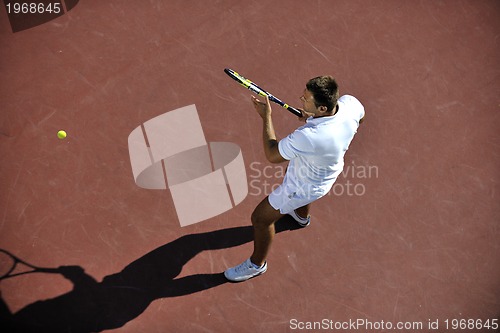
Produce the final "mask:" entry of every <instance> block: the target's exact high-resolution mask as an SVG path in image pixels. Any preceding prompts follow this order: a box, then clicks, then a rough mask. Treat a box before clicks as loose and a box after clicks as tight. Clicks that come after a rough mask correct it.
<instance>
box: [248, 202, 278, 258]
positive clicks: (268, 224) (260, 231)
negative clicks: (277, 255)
mask: <svg viewBox="0 0 500 333" xmlns="http://www.w3.org/2000/svg"><path fill="white" fill-rule="evenodd" d="M282 216H283V214H281V213H280V211H279V210H276V209H274V208H273V206H271V204H270V203H269V200H268V198H267V197H266V198H264V200H262V201H261V202H260V204H258V205H257V207H256V208H255V210H254V211H253V213H252V225H253V229H254V250H253V254H252V256H251V257H250V260H251V261H252V263H254V264H255V265H259V266H262V265H263V264H264V262H265V261H266V258H267V255H268V253H269V249H270V248H271V244H272V242H273V239H274V234H275V230H274V222H276V221H277V220H279V219H280V218H281V217H282Z"/></svg>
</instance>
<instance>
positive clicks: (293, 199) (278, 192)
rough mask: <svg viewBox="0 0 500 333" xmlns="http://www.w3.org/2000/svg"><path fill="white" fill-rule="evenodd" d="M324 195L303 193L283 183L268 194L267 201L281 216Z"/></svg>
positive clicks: (316, 192)
mask: <svg viewBox="0 0 500 333" xmlns="http://www.w3.org/2000/svg"><path fill="white" fill-rule="evenodd" d="M325 194H326V193H324V192H323V191H304V190H303V189H301V188H299V187H297V186H292V185H289V184H287V183H286V182H284V183H283V184H281V185H280V186H278V187H277V188H276V189H275V190H274V191H272V192H271V194H269V197H268V201H269V204H271V206H272V207H273V208H274V209H276V210H279V211H280V213H281V214H288V213H290V212H291V211H293V210H295V209H297V208H300V207H302V206H305V205H307V204H309V203H311V202H313V201H316V200H318V199H319V198H321V197H322V196H324V195H325Z"/></svg>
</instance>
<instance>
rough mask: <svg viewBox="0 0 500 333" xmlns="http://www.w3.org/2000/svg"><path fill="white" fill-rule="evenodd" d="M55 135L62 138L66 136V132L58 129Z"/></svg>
mask: <svg viewBox="0 0 500 333" xmlns="http://www.w3.org/2000/svg"><path fill="white" fill-rule="evenodd" d="M57 137H58V138H59V139H64V138H65V137H66V132H65V131H59V132H57Z"/></svg>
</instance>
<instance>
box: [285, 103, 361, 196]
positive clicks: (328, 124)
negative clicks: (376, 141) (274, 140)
mask: <svg viewBox="0 0 500 333" xmlns="http://www.w3.org/2000/svg"><path fill="white" fill-rule="evenodd" d="M338 106H339V109H338V111H337V113H336V114H335V115H334V116H329V117H320V118H313V117H310V118H308V119H307V120H306V124H305V125H303V126H301V127H299V128H297V129H296V130H295V131H294V132H293V133H291V134H290V135H288V136H287V137H286V138H284V139H282V140H281V141H280V142H279V143H278V149H279V152H280V154H281V156H283V158H285V159H286V160H289V161H290V162H289V164H288V168H287V172H286V175H285V179H284V180H283V183H284V184H285V183H286V184H287V185H291V186H293V187H295V188H300V189H302V190H303V192H305V193H307V194H309V195H312V196H322V195H325V194H326V193H328V191H330V189H331V187H332V186H333V183H334V182H335V180H336V179H337V177H338V175H339V174H340V173H341V172H342V169H343V167H344V155H345V152H346V151H347V149H348V148H349V144H350V143H351V141H352V139H353V137H354V134H356V131H357V129H358V127H359V121H360V120H361V118H363V116H364V115H365V110H364V107H363V105H362V104H361V103H360V102H359V101H358V100H357V99H356V98H355V97H353V96H349V95H344V96H342V97H340V98H339V100H338Z"/></svg>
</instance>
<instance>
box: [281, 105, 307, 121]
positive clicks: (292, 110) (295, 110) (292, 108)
mask: <svg viewBox="0 0 500 333" xmlns="http://www.w3.org/2000/svg"><path fill="white" fill-rule="evenodd" d="M283 107H284V108H285V109H287V110H288V111H290V112H291V113H293V114H294V115H296V116H297V117H299V118H302V117H303V116H302V112H300V110H298V109H296V108H294V107H293V106H290V105H288V104H285V105H283Z"/></svg>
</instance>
